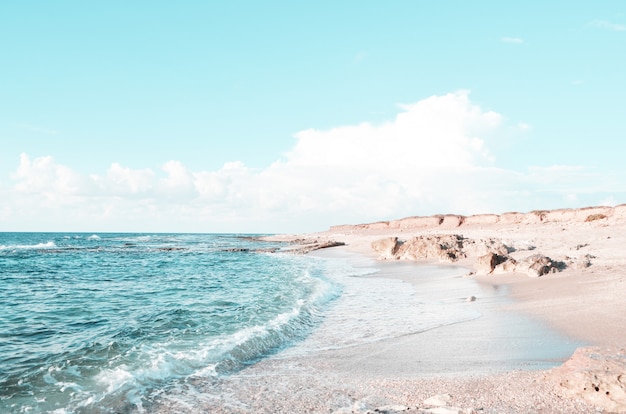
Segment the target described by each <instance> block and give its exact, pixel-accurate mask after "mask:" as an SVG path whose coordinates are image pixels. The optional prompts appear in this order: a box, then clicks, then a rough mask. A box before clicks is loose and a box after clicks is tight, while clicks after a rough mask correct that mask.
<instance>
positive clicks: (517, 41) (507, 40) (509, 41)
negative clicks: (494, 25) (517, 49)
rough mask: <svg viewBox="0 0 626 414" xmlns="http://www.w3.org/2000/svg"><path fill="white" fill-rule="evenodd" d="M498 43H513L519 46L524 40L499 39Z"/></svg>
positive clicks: (516, 38)
mask: <svg viewBox="0 0 626 414" xmlns="http://www.w3.org/2000/svg"><path fill="white" fill-rule="evenodd" d="M500 41H501V42H502V43H513V44H517V45H521V44H522V43H524V39H521V38H519V37H508V36H505V37H501V38H500Z"/></svg>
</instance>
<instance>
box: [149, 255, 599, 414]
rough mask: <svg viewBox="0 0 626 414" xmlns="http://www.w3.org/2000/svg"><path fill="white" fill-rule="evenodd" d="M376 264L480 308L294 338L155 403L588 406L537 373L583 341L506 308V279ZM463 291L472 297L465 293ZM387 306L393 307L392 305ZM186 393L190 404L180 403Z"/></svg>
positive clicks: (173, 407)
mask: <svg viewBox="0 0 626 414" xmlns="http://www.w3.org/2000/svg"><path fill="white" fill-rule="evenodd" d="M314 254H316V255H320V256H324V257H335V258H339V257H347V258H349V259H350V260H351V261H352V262H353V264H354V265H355V266H371V265H372V262H371V260H372V259H371V258H370V257H367V256H363V255H359V254H356V255H355V254H354V253H353V252H350V249H349V248H335V249H332V250H326V251H320V252H315V253H314ZM374 265H375V266H376V267H377V268H379V269H380V272H378V273H376V274H374V275H372V276H368V277H374V278H385V279H400V280H402V281H404V282H405V283H409V284H411V285H412V287H413V289H414V290H415V295H416V296H417V297H418V299H419V300H420V301H430V302H433V303H438V302H439V303H455V304H462V306H467V307H470V308H471V309H472V310H474V311H477V314H479V315H480V316H479V317H477V318H474V319H471V320H468V321H464V322H459V323H454V324H451V325H447V326H442V327H438V328H434V329H429V330H427V331H424V332H419V333H415V334H408V335H404V336H399V337H396V338H391V339H385V340H381V341H376V342H372V343H366V344H362V345H358V346H350V347H346V348H340V349H333V350H325V351H319V352H312V353H310V352H309V353H304V354H300V353H298V352H297V349H298V345H296V346H295V347H294V348H295V350H294V349H288V350H286V351H285V352H282V353H278V354H277V355H275V356H273V357H270V358H268V359H266V360H263V361H261V362H259V363H257V364H255V365H253V366H251V367H249V368H247V369H244V370H242V371H241V372H239V373H236V374H234V375H232V376H230V377H227V378H221V379H216V380H211V381H209V382H206V380H200V379H199V380H198V383H196V384H194V386H193V389H192V388H190V390H189V393H188V394H187V395H179V396H177V398H176V403H175V404H174V403H171V404H167V403H165V404H163V405H162V406H161V407H159V408H158V410H157V411H160V412H176V411H180V410H184V411H186V412H215V413H300V412H310V413H332V412H336V413H344V412H345V413H348V412H355V413H366V412H375V411H374V410H376V409H378V410H379V412H381V410H382V412H385V411H384V410H385V409H388V410H387V412H400V410H407V409H410V410H411V411H413V412H417V410H418V409H419V407H422V409H424V408H423V407H426V405H425V404H424V400H425V399H426V398H429V397H432V396H434V395H437V394H442V393H443V394H449V395H450V396H451V401H450V403H449V404H450V405H454V406H456V407H465V408H464V409H467V410H468V411H467V412H471V411H470V410H471V409H473V410H478V411H475V412H482V413H504V412H511V413H513V412H543V413H570V412H592V407H591V406H589V405H586V404H585V403H583V402H581V401H576V400H564V399H562V398H561V397H560V396H558V395H556V394H554V393H553V392H552V389H551V386H550V385H549V384H547V383H545V382H544V381H543V374H542V372H543V371H541V370H544V369H547V368H551V367H554V366H557V365H559V364H561V363H562V362H564V361H565V360H566V359H567V358H569V357H570V355H571V354H572V352H573V351H574V350H575V349H576V348H577V347H578V346H581V345H584V343H583V342H581V341H579V340H575V339H573V338H571V337H568V336H567V335H564V334H562V333H559V332H558V331H556V330H554V329H551V328H550V327H548V326H547V325H546V324H545V323H543V322H542V321H540V320H538V319H536V318H534V317H532V316H529V315H527V314H522V313H520V312H516V311H512V310H510V309H508V308H509V307H510V306H511V305H512V304H513V303H514V302H513V301H512V300H511V297H510V295H509V288H508V287H507V285H504V284H503V285H500V284H493V283H484V282H482V283H479V282H478V281H476V280H473V279H468V278H465V277H463V275H464V274H465V273H466V272H467V270H466V269H464V268H461V267H449V266H448V267H447V269H446V270H447V271H446V272H440V273H438V274H437V273H436V274H435V276H431V277H424V272H423V265H420V264H415V263H407V262H400V263H398V262H392V263H385V262H376V263H374ZM450 270H452V272H450ZM469 296H474V297H475V298H476V300H475V301H471V302H469V301H467V298H468V297H469ZM388 309H389V312H394V304H393V303H390V304H389V307H388ZM356 316H358V315H355V317H356ZM313 335H315V334H313ZM304 342H305V343H306V340H305V341H304ZM203 381H204V382H203ZM192 390H193V392H192ZM185 400H187V401H188V405H187V406H186V407H185V406H183V405H181V401H185ZM385 407H387V408H385ZM393 407H395V409H397V410H398V411H393V410H392V408H393ZM409 412H410V411H409ZM459 412H460V411H459Z"/></svg>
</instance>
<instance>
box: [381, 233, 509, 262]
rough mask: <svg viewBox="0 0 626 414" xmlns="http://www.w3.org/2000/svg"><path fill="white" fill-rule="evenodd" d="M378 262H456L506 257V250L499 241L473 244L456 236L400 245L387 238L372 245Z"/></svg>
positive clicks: (417, 239)
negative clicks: (470, 258) (469, 259)
mask: <svg viewBox="0 0 626 414" xmlns="http://www.w3.org/2000/svg"><path fill="white" fill-rule="evenodd" d="M372 248H373V249H374V251H375V252H377V253H378V258H379V259H381V260H431V261H432V260H435V261H441V262H456V261H458V260H460V259H464V258H466V257H477V256H482V255H485V254H489V253H493V254H497V255H506V254H507V253H508V252H509V248H508V247H507V246H505V245H504V244H503V243H502V241H500V240H498V239H491V238H490V239H484V240H473V239H467V238H465V237H463V236H462V235H459V234H440V235H423V236H417V237H413V238H411V239H408V240H406V241H401V240H399V239H398V238H397V237H387V238H384V239H380V240H376V241H374V242H372Z"/></svg>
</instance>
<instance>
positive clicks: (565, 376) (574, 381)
mask: <svg viewBox="0 0 626 414" xmlns="http://www.w3.org/2000/svg"><path fill="white" fill-rule="evenodd" d="M546 379H547V380H548V381H551V382H553V383H555V385H556V390H557V391H558V392H560V393H561V394H563V395H564V396H566V397H571V398H583V399H585V400H587V401H588V402H590V403H591V404H593V405H594V406H596V407H598V408H599V409H602V410H606V411H607V412H620V413H623V412H626V350H625V349H623V348H600V347H590V348H579V349H577V350H576V352H575V353H574V355H573V356H572V357H571V358H570V359H569V360H568V361H567V362H566V363H565V364H563V365H561V366H560V367H557V368H553V369H552V370H550V371H548V373H547V374H546Z"/></svg>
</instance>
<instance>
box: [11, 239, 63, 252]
mask: <svg viewBox="0 0 626 414" xmlns="http://www.w3.org/2000/svg"><path fill="white" fill-rule="evenodd" d="M56 247H57V245H56V244H55V243H54V242H53V241H49V242H46V243H37V244H14V245H0V250H30V249H54V248H56Z"/></svg>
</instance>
